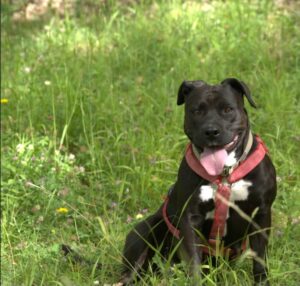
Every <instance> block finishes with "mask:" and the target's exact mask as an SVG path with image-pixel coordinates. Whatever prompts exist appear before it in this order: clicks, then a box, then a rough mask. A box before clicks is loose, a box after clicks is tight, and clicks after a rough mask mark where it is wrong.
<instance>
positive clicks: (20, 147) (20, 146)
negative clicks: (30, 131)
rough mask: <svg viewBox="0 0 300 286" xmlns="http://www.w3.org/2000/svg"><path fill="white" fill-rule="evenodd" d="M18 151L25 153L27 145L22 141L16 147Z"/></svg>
mask: <svg viewBox="0 0 300 286" xmlns="http://www.w3.org/2000/svg"><path fill="white" fill-rule="evenodd" d="M16 149H17V152H18V153H23V152H24V151H25V145H24V144H22V143H20V144H18V145H17V147H16Z"/></svg>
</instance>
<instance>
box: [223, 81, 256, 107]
mask: <svg viewBox="0 0 300 286" xmlns="http://www.w3.org/2000/svg"><path fill="white" fill-rule="evenodd" d="M221 84H228V85H230V86H231V88H233V89H234V90H236V91H237V92H239V93H241V94H242V95H245V96H246V98H247V99H248V102H249V103H250V105H251V106H252V107H255V108H256V104H255V102H254V100H253V99H252V96H251V93H250V90H249V88H248V86H247V85H246V84H245V83H244V82H242V81H241V80H238V79H236V78H226V79H224V80H223V81H222V82H221Z"/></svg>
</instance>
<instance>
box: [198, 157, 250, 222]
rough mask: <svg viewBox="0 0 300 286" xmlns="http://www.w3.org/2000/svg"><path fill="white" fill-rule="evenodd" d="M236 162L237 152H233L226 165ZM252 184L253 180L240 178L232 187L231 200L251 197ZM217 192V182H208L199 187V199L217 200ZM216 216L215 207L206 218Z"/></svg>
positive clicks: (236, 200)
mask: <svg viewBox="0 0 300 286" xmlns="http://www.w3.org/2000/svg"><path fill="white" fill-rule="evenodd" d="M235 163H236V159H235V152H231V153H230V154H229V156H228V158H227V161H226V166H233V165H234V164H235ZM251 186H252V182H250V181H248V180H243V179H241V180H239V181H237V182H235V183H233V184H231V185H230V186H229V187H230V197H229V201H230V202H231V203H235V202H239V201H246V200H247V199H248V197H249V188H250V187H251ZM216 192H217V186H216V185H215V184H207V185H202V186H200V188H199V199H200V202H201V203H205V202H209V201H211V200H214V201H215V197H216ZM213 217H214V209H213V210H211V211H209V212H207V213H206V216H205V218H206V219H213ZM228 217H229V212H228V214H227V218H228Z"/></svg>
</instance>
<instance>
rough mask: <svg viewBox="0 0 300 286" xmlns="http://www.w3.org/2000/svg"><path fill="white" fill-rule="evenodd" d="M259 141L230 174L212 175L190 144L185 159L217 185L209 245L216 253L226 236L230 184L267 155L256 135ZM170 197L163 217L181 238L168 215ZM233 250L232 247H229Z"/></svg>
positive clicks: (164, 208) (201, 174)
mask: <svg viewBox="0 0 300 286" xmlns="http://www.w3.org/2000/svg"><path fill="white" fill-rule="evenodd" d="M255 138H256V141H257V146H256V148H255V150H254V151H253V152H252V153H251V154H250V155H249V156H248V157H247V158H246V159H245V160H244V161H242V162H241V163H240V164H239V165H238V166H237V167H236V168H235V169H234V170H233V171H232V172H231V174H230V175H228V176H225V177H224V176H223V177H222V176H210V175H209V174H207V172H206V170H205V169H204V168H203V166H202V165H201V163H200V161H199V160H198V159H197V157H196V156H195V154H194V152H193V148H192V144H191V143H190V144H188V146H187V149H186V153H185V159H186V161H187V164H188V165H189V167H190V168H191V169H192V170H193V171H194V172H195V173H196V174H197V175H199V176H200V177H202V178H203V179H205V180H207V181H209V182H211V183H212V184H216V185H217V192H216V197H215V212H214V220H213V225H212V228H211V231H210V235H209V241H208V242H209V245H210V247H211V248H212V252H211V251H209V253H212V254H214V253H215V251H216V249H215V248H216V242H217V241H218V240H220V239H222V237H223V236H224V229H225V225H226V219H227V213H228V209H229V206H228V203H226V202H228V201H229V198H230V191H231V189H230V185H231V184H232V183H234V182H237V181H239V180H240V179H242V178H244V177H245V176H246V175H247V174H249V173H250V172H251V171H252V170H253V169H254V168H255V167H256V166H257V165H258V164H259V163H260V162H261V161H262V160H263V159H264V157H265V154H266V153H267V152H268V150H267V148H266V146H265V144H264V142H263V141H262V140H261V139H260V137H258V136H255ZM168 201H169V198H168V197H167V198H166V200H165V203H164V206H163V217H164V220H165V222H166V224H167V226H168V229H169V231H170V232H171V233H172V234H173V235H174V236H175V237H176V238H178V239H179V238H180V231H179V229H177V228H176V227H174V226H173V225H172V223H171V222H170V220H169V218H168V216H167V204H168ZM229 250H231V249H229ZM203 251H204V252H208V248H207V247H204V248H203Z"/></svg>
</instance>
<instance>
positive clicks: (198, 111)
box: [193, 108, 202, 115]
mask: <svg viewBox="0 0 300 286" xmlns="http://www.w3.org/2000/svg"><path fill="white" fill-rule="evenodd" d="M201 113H202V109H200V108H197V109H194V110H193V114H195V115H199V114H201Z"/></svg>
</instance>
